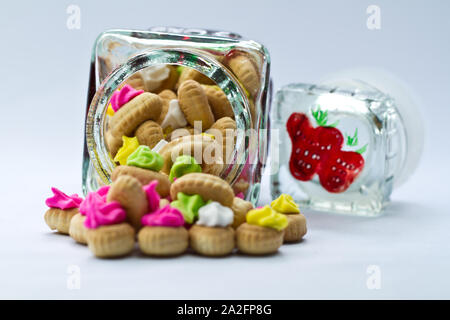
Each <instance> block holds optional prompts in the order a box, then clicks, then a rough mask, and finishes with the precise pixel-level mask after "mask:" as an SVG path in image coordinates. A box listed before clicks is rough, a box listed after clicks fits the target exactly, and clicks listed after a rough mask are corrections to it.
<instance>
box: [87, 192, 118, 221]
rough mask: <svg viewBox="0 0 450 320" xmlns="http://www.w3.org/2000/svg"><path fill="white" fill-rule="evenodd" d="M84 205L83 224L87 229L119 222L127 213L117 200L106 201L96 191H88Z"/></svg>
mask: <svg viewBox="0 0 450 320" xmlns="http://www.w3.org/2000/svg"><path fill="white" fill-rule="evenodd" d="M84 205H85V208H86V220H85V221H84V226H85V227H86V228H88V229H95V228H98V227H100V226H105V225H111V224H118V223H121V222H123V221H125V218H126V215H127V214H126V212H125V210H124V209H123V208H122V207H121V206H120V203H119V202H117V201H112V202H108V203H107V202H106V201H105V199H104V198H102V196H101V195H99V194H98V193H97V192H90V193H89V194H88V195H87V197H86V200H85V204H84Z"/></svg>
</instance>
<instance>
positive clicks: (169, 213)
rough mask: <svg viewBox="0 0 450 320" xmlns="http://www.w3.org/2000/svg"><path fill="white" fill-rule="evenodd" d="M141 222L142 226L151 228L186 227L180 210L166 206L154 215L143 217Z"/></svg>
mask: <svg viewBox="0 0 450 320" xmlns="http://www.w3.org/2000/svg"><path fill="white" fill-rule="evenodd" d="M141 222H142V225H144V226H149V227H152V226H153V227H156V226H159V227H181V226H183V225H184V218H183V215H182V214H181V212H180V210H178V209H176V208H172V207H171V206H170V205H166V206H165V207H163V208H161V209H159V210H157V211H155V212H154V213H150V214H146V215H145V216H143V217H142V220H141Z"/></svg>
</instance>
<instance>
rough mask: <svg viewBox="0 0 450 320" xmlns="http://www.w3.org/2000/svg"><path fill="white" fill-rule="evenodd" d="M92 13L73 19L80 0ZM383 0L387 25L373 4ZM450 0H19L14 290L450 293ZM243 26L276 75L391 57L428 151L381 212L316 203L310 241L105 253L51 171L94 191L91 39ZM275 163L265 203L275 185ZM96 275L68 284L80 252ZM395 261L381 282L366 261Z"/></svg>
mask: <svg viewBox="0 0 450 320" xmlns="http://www.w3.org/2000/svg"><path fill="white" fill-rule="evenodd" d="M70 4H76V5H78V6H79V7H80V9H81V29H80V30H68V29H67V28H66V20H67V17H68V15H67V14H66V8H67V7H68V5H70ZM371 4H376V5H378V6H380V8H381V30H376V31H373V30H372V31H371V30H368V29H367V27H366V19H367V14H366V8H367V7H368V6H369V5H371ZM449 15H450V3H449V2H447V1H395V2H394V1H380V0H374V1H370V2H369V1H361V0H360V1H356V0H355V1H331V0H329V1H283V0H277V1H245V2H244V1H235V0H227V1H222V2H213V1H150V0H146V1H134V2H131V1H128V2H124V1H111V0H109V1H95V3H94V2H93V1H58V2H56V1H39V2H31V1H29V2H26V1H9V2H2V3H1V4H0V24H1V40H0V41H1V50H0V55H1V63H2V66H1V76H0V88H1V89H0V90H1V91H0V92H1V115H0V119H1V125H0V130H1V132H0V133H1V137H2V139H1V144H0V150H1V151H0V165H1V171H0V172H1V174H0V178H1V183H0V196H1V198H0V199H1V202H0V203H1V210H0V298H63V299H66V298H68V299H71V298H75V299H78V298H161V299H164V298H179V299H183V298H194V299H196V298H212V299H240V298H264V299H280V298H286V299H306V298H308V299H310V298H334V299H335V298H337V299H339V298H343V299H347V298H357V299H359V298H374V299H385V298H388V299H391V298H394V299H398V298H447V299H448V298H450V276H449V270H450V269H449V267H450V252H449V251H450V250H449V249H450V245H449V240H450V231H449V229H450V212H449V211H450V210H449V204H450V201H449V198H450V192H449V181H450V174H449V162H448V157H449V156H450V153H449V151H448V147H449V143H448V140H449V138H450V136H449V133H448V132H449V131H448V130H449V129H448V123H450V111H449V110H450V108H449V101H450V90H449V89H450V59H449V57H450V41H449V33H450V19H449V18H448V16H449ZM154 25H175V26H186V27H205V28H211V29H223V30H231V31H235V32H238V33H240V34H243V35H244V36H245V37H247V38H251V39H255V40H258V41H260V42H262V43H264V44H265V45H266V46H267V47H268V49H269V51H270V53H271V57H272V76H273V79H274V84H275V88H279V87H280V86H282V85H285V84H287V83H290V82H315V81H318V80H319V79H320V78H322V77H323V76H324V75H326V74H329V73H333V72H336V71H339V70H342V69H347V68H351V67H366V66H369V67H382V68H384V69H387V70H389V71H391V72H393V73H394V74H396V75H397V76H398V77H400V78H401V79H403V80H404V81H405V82H407V83H408V84H409V85H410V87H411V89H412V90H414V91H415V92H416V94H417V95H418V96H419V98H420V99H421V107H422V116H423V121H424V124H425V127H426V129H427V131H426V137H425V142H426V144H425V151H424V154H423V158H422V162H421V165H420V166H419V168H418V170H417V171H416V173H415V174H414V175H413V176H412V178H411V179H410V181H408V183H406V184H405V185H404V186H402V187H401V188H399V189H397V190H395V191H394V193H393V195H392V204H391V205H390V206H389V207H388V209H387V211H386V213H385V214H384V215H383V216H382V217H380V218H377V219H366V218H356V217H348V216H339V215H331V214H323V213H315V212H310V211H308V210H303V212H304V213H305V215H306V216H307V219H308V227H309V232H308V235H307V236H306V239H305V241H303V242H302V243H301V244H296V245H287V246H283V247H282V248H281V250H280V253H279V254H277V255H274V256H271V257H264V258H251V257H245V256H239V255H234V256H232V257H228V258H224V259H211V258H203V257H198V256H194V255H185V256H182V257H179V258H174V259H151V258H144V257H141V256H139V255H135V256H132V257H129V258H126V259H121V260H112V261H111V260H109V261H105V260H98V259H95V258H93V257H92V255H91V253H90V252H89V250H88V249H87V248H85V247H83V246H80V245H77V244H75V243H74V241H73V240H72V239H70V238H69V237H65V236H61V235H56V234H52V233H51V232H49V229H48V228H47V226H46V225H45V223H44V220H43V214H44V212H45V210H46V207H45V204H44V200H45V198H46V197H48V196H49V195H50V187H51V186H57V187H59V188H61V189H62V190H64V191H66V192H69V193H70V192H81V155H82V142H83V125H84V110H85V102H86V101H85V100H86V92H87V84H88V71H89V70H88V69H89V61H90V54H91V53H90V52H91V48H92V45H93V43H94V40H95V38H96V36H97V35H98V34H99V33H100V32H102V31H104V30H106V29H110V28H137V29H139V28H141V29H145V28H147V27H149V26H154ZM267 181H268V179H267V177H265V180H264V189H263V195H262V198H261V203H264V202H267V201H269V200H270V199H269V189H268V184H267ZM70 265H76V266H78V267H79V268H80V272H81V288H80V289H79V290H69V289H68V288H67V280H68V277H69V275H68V273H67V268H68V267H69V266H70ZM370 265H376V266H378V267H379V269H380V271H381V288H380V289H379V290H370V289H368V287H367V285H366V282H367V279H368V274H367V273H366V271H367V268H368V267H369V266H370Z"/></svg>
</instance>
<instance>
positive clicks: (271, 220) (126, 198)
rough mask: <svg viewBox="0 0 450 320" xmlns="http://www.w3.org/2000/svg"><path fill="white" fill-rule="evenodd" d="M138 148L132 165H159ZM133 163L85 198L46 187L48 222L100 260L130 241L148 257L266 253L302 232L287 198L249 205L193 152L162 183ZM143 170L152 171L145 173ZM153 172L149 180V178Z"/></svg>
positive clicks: (123, 250)
mask: <svg viewBox="0 0 450 320" xmlns="http://www.w3.org/2000/svg"><path fill="white" fill-rule="evenodd" d="M142 153H143V154H145V156H142V157H141V156H140V155H138V154H136V155H134V157H135V158H134V159H135V161H136V162H137V163H139V162H141V161H142V162H145V161H147V160H149V159H150V158H152V157H153V158H152V159H151V160H149V161H147V162H146V163H148V164H149V163H152V164H157V166H158V167H161V166H162V164H161V163H162V162H161V161H162V157H161V156H160V155H158V153H156V152H155V151H152V150H145V151H143V152H142ZM133 163H134V162H131V163H130V165H129V166H128V169H127V170H126V171H121V172H116V175H115V179H114V181H113V183H112V184H111V185H110V186H103V187H101V188H99V189H98V190H97V191H95V192H90V193H88V195H87V196H86V198H85V199H82V198H80V197H79V196H78V195H76V194H74V195H67V194H65V193H63V192H61V191H60V190H58V189H56V188H52V191H53V196H52V197H50V198H48V199H47V201H46V204H47V206H49V207H50V208H49V209H48V211H47V212H46V213H45V216H44V218H45V221H46V223H47V225H48V226H49V227H50V228H51V229H52V230H57V231H58V232H60V233H63V234H69V235H70V236H71V237H72V238H73V239H74V240H75V241H77V242H79V243H82V244H87V245H88V247H89V249H90V250H91V251H92V253H93V254H94V255H95V256H97V257H100V258H113V257H120V256H124V255H127V254H130V253H131V252H133V251H134V249H135V244H136V241H137V242H138V245H139V249H140V251H141V252H142V253H143V254H145V255H149V256H174V255H180V254H182V253H184V252H186V251H187V250H188V248H191V250H193V251H195V252H197V253H198V254H200V255H205V256H226V255H229V254H231V253H233V252H234V251H235V248H237V249H238V250H239V251H240V252H241V253H243V254H249V255H266V254H271V253H274V252H276V251H277V250H278V249H279V247H280V246H281V245H282V244H283V243H284V242H298V241H300V240H301V239H302V237H303V236H304V235H305V234H306V220H305V217H304V216H303V215H302V214H300V211H299V208H298V205H297V204H296V203H295V202H294V201H293V199H292V197H290V196H289V195H285V194H283V195H281V196H280V197H279V198H278V199H275V200H274V201H273V202H272V203H271V205H270V206H264V207H259V208H253V205H252V204H251V203H250V202H248V201H245V200H243V199H242V198H240V197H236V196H235V194H234V191H233V189H232V188H231V186H230V185H229V184H228V183H227V182H226V181H225V180H223V179H221V178H219V177H217V176H215V175H212V174H209V173H204V172H202V167H201V166H200V165H199V164H198V163H197V162H196V161H195V159H194V158H193V157H190V156H187V155H182V156H179V157H178V158H177V159H176V161H175V162H174V164H173V166H172V167H171V170H170V178H169V181H165V182H164V183H161V181H162V180H161V179H158V176H157V174H158V172H155V171H153V172H152V170H149V169H142V168H139V167H134V166H133V165H132V164H133ZM120 167H121V166H120ZM118 168H119V167H118ZM154 168H155V167H154ZM143 170H147V171H149V172H152V173H150V174H149V175H145V174H142V173H143ZM152 174H154V175H155V176H154V177H155V179H150V176H151V175H152ZM170 180H172V181H173V182H170Z"/></svg>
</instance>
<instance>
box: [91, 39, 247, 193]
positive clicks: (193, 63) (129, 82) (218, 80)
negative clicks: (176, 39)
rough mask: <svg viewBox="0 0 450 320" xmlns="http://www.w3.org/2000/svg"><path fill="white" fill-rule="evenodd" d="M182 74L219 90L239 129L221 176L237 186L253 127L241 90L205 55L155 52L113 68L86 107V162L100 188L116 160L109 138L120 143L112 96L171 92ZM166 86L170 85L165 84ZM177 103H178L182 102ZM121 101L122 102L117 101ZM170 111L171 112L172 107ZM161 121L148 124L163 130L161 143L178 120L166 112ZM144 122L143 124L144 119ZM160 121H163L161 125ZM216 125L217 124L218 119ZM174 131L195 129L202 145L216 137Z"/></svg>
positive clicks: (170, 50) (127, 133)
mask: <svg viewBox="0 0 450 320" xmlns="http://www.w3.org/2000/svg"><path fill="white" fill-rule="evenodd" d="M185 72H191V73H195V74H196V77H197V78H198V79H197V80H199V81H198V82H197V83H199V84H200V85H201V86H210V87H211V88H209V87H207V88H206V89H208V90H209V89H212V90H220V92H222V93H223V94H224V96H225V97H226V99H227V101H228V102H229V105H230V106H231V109H232V115H233V118H234V122H235V127H236V129H237V130H236V137H235V142H234V148H232V152H230V153H228V155H229V158H227V159H226V161H225V166H224V167H223V169H222V172H221V176H222V178H224V179H225V180H227V181H228V182H230V183H234V182H235V181H236V179H237V178H238V177H239V175H240V173H241V172H242V170H243V168H244V166H245V163H246V161H247V159H248V156H249V154H248V149H249V139H248V137H247V136H246V132H248V131H249V130H250V129H251V128H252V119H251V115H250V108H249V101H248V99H247V96H246V93H245V91H244V90H243V88H242V86H241V85H240V83H239V81H238V80H237V79H236V78H235V77H234V75H233V74H231V72H229V71H228V70H227V69H226V68H224V67H223V66H222V65H221V64H220V63H219V62H218V61H216V60H215V59H214V58H212V57H210V56H208V54H206V53H205V52H201V51H198V50H194V49H179V48H159V49H151V50H147V51H144V52H142V53H139V54H137V55H136V56H134V57H133V58H131V59H129V60H128V61H126V62H125V63H124V64H123V65H121V66H120V67H118V68H117V69H115V70H114V71H113V72H112V73H111V74H110V75H109V76H108V77H107V78H106V79H105V80H104V81H103V83H102V84H101V85H100V87H99V89H98V90H97V92H96V94H95V96H94V98H93V100H92V102H91V104H90V107H89V112H88V116H87V121H86V143H87V149H88V152H89V156H90V159H91V161H92V164H93V166H94V168H95V169H96V171H97V173H98V176H99V179H100V181H99V183H100V184H109V183H110V182H111V175H112V172H113V170H114V168H115V167H116V166H117V165H118V161H117V159H115V156H116V155H117V151H118V150H117V147H111V143H109V142H108V136H111V133H114V134H115V135H116V139H119V140H121V139H122V136H117V132H119V131H120V130H118V129H117V127H114V126H113V122H112V121H111V119H113V117H114V115H113V112H114V111H115V110H111V109H112V108H113V104H115V102H113V101H112V100H113V99H114V98H113V95H114V94H115V93H116V95H117V92H119V94H122V96H123V97H122V98H124V99H126V93H125V92H124V91H123V92H122V93H121V91H122V89H123V88H124V87H125V86H129V87H131V89H129V90H134V91H139V92H140V91H141V90H142V91H145V92H153V93H154V94H159V95H160V96H161V94H162V92H163V91H164V90H169V88H173V87H174V85H176V84H175V82H174V81H176V79H178V78H179V77H181V76H182V74H183V73H185ZM169 83H170V85H168V84H169ZM166 87H167V89H166ZM117 90H119V91H117ZM134 91H133V92H131V93H129V92H128V94H131V95H133V94H134V95H136V94H137V93H136V92H134ZM172 93H173V91H172ZM173 94H175V93H173ZM175 97H176V96H175ZM116 98H117V97H116ZM176 98H178V99H179V98H180V97H176ZM119 99H121V98H120V97H119ZM166 100H168V101H166V102H165V103H167V104H172V105H175V104H176V102H172V100H177V99H170V97H168V98H167V99H166ZM119 104H120V102H119ZM167 107H169V108H171V106H170V105H169V106H165V108H167ZM173 108H174V110H175V109H176V106H175V107H173ZM108 114H109V115H108ZM111 115H112V116H111ZM165 118H166V119H151V122H153V123H155V124H156V125H157V126H159V127H161V129H163V130H164V131H163V135H164V136H163V137H164V140H165V139H166V138H167V139H169V140H172V135H173V132H174V130H173V129H174V126H173V123H174V122H173V121H175V123H176V119H175V120H173V119H169V120H167V113H166V117H165ZM175 118H176V117H175ZM144 120H145V121H146V120H147V119H144ZM148 120H150V119H148ZM158 120H159V121H158ZM164 120H167V121H166V122H164ZM188 120H190V119H188ZM215 120H216V121H217V119H215ZM125 122H126V121H125ZM158 122H159V124H158ZM168 123H169V124H168ZM189 125H190V123H189ZM208 126H209V124H208V125H207V127H208ZM163 127H164V128H163ZM177 129H184V130H185V132H186V131H188V132H189V133H191V131H189V130H191V129H192V130H194V131H193V132H194V133H195V132H196V131H195V130H197V131H198V130H199V131H200V132H198V133H199V135H200V134H203V136H204V137H205V136H206V138H205V139H206V140H208V139H209V138H211V136H214V135H211V134H209V133H208V132H205V130H204V129H205V128H202V129H196V128H195V127H193V128H190V127H189V126H184V127H183V128H181V127H180V128H177ZM206 129H209V128H206ZM135 130H136V128H133V130H132V132H131V131H129V130H128V131H127V130H125V131H123V130H122V131H120V132H122V133H125V134H124V136H128V137H130V136H132V135H134V134H135ZM116 131H117V132H116ZM178 133H179V132H178ZM181 134H183V133H181ZM214 138H215V137H214ZM174 139H176V137H175V138H174ZM225 139H226V138H225ZM153 143H154V142H151V144H150V145H149V146H150V147H155V146H154V145H153ZM119 144H120V145H122V141H119Z"/></svg>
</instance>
